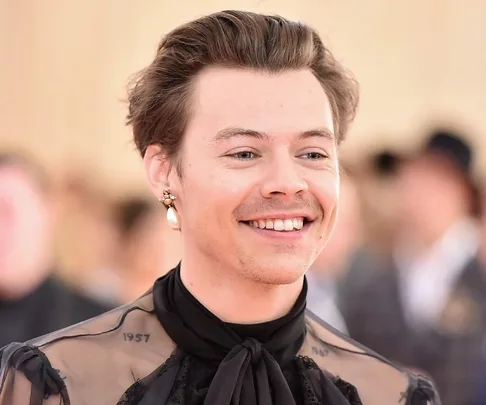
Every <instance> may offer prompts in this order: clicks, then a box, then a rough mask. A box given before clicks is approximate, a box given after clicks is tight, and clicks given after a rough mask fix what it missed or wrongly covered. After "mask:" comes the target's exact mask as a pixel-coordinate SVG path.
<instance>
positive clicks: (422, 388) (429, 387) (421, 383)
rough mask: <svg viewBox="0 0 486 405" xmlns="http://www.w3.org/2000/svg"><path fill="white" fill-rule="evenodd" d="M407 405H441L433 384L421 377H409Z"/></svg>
mask: <svg viewBox="0 0 486 405" xmlns="http://www.w3.org/2000/svg"><path fill="white" fill-rule="evenodd" d="M411 379H412V381H411V383H410V385H409V389H408V393H407V403H406V404H407V405H441V402H440V400H439V395H438V394H437V390H436V388H435V386H434V384H433V383H432V382H431V381H429V380H428V379H426V378H424V377H422V376H416V375H412V376H411Z"/></svg>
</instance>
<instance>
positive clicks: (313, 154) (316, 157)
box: [302, 152, 327, 160]
mask: <svg viewBox="0 0 486 405" xmlns="http://www.w3.org/2000/svg"><path fill="white" fill-rule="evenodd" d="M302 157H303V158H304V159H309V160H321V159H325V158H327V156H325V155H323V154H322V153H318V152H309V153H304V154H303V155H302Z"/></svg>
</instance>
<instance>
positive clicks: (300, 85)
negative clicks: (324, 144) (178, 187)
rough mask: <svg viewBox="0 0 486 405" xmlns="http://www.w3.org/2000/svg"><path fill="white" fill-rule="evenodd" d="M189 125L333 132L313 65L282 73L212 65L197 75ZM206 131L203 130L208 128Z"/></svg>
mask: <svg viewBox="0 0 486 405" xmlns="http://www.w3.org/2000/svg"><path fill="white" fill-rule="evenodd" d="M192 102H193V105H192V112H193V114H192V118H191V120H190V122H189V125H188V129H190V128H191V127H192V128H197V130H198V131H201V128H206V129H208V131H207V133H206V135H207V136H210V133H211V132H216V131H218V130H220V129H222V128H226V127H241V128H248V129H252V130H258V131H262V132H266V133H269V134H276V133H297V132H302V131H307V130H312V129H315V128H327V129H329V130H330V131H331V132H333V129H334V128H333V123H332V112H331V107H330V105H329V100H328V98H327V95H326V93H325V92H324V89H323V88H322V86H321V85H320V83H319V82H318V80H317V79H316V78H315V77H314V75H313V74H312V72H311V71H310V70H307V69H305V70H293V71H285V72H282V73H279V74H275V73H265V72H259V71H254V70H243V69H229V68H218V67H212V68H208V69H205V70H204V71H203V72H201V73H200V75H199V76H198V77H197V80H196V82H195V86H194V92H193V100H192ZM203 132H204V131H203Z"/></svg>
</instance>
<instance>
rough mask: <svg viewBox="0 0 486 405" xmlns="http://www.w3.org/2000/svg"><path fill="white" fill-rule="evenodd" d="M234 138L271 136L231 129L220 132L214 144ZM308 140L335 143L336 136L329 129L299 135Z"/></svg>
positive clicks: (253, 131) (248, 130)
mask: <svg viewBox="0 0 486 405" xmlns="http://www.w3.org/2000/svg"><path fill="white" fill-rule="evenodd" d="M232 138H256V139H262V140H265V139H267V140H268V139H270V135H268V134H267V133H265V132H261V131H256V130H253V129H247V128H234V127H230V128H225V129H222V130H220V131H218V132H217V133H216V135H215V136H214V138H213V140H212V143H215V144H217V143H221V142H224V141H227V140H228V139H232ZM308 138H321V139H327V140H329V141H333V142H334V141H335V139H336V138H335V136H334V134H333V133H332V132H331V131H330V130H329V129H327V128H316V129H311V130H308V131H304V132H301V133H300V134H299V139H308Z"/></svg>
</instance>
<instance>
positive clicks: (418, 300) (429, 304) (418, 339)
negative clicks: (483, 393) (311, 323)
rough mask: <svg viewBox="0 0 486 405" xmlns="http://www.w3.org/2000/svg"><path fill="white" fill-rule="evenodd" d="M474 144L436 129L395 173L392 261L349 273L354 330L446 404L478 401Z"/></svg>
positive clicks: (483, 295) (480, 279)
mask: <svg viewBox="0 0 486 405" xmlns="http://www.w3.org/2000/svg"><path fill="white" fill-rule="evenodd" d="M472 163H473V150H472V148H471V146H470V145H469V144H468V143H467V142H466V140H464V139H463V138H462V137H461V136H460V135H458V134H456V133H453V132H451V131H444V130H440V131H435V132H434V133H432V134H431V135H430V136H429V138H428V139H427V140H426V142H425V144H424V146H423V147H422V149H421V151H419V153H417V154H415V155H414V156H410V157H408V158H407V157H404V158H403V161H402V163H401V164H400V165H399V169H398V171H397V173H396V188H395V190H397V193H398V196H397V197H398V198H397V201H399V202H400V204H399V207H398V212H399V213H400V215H399V224H398V226H397V242H396V243H395V248H394V253H393V258H392V260H391V265H390V266H389V268H384V269H381V270H379V269H378V270H377V269H375V271H374V274H371V273H368V279H367V280H366V281H365V282H364V283H361V285H354V286H352V285H351V284H354V283H353V280H352V279H349V280H348V283H349V285H348V286H347V288H349V289H350V290H351V291H353V293H350V294H349V296H348V297H347V299H346V303H345V305H344V306H343V308H344V310H343V312H344V315H345V319H346V322H347V325H348V328H349V333H350V336H351V337H353V338H355V339H358V340H359V341H360V342H363V343H364V344H366V345H369V346H370V347H371V348H373V349H374V350H376V351H378V352H379V353H381V354H383V355H385V356H387V357H389V358H390V359H391V360H393V361H397V362H399V363H400V364H402V365H404V366H408V367H414V368H419V369H421V370H424V372H427V373H428V374H429V375H431V376H432V378H433V379H434V381H435V382H436V383H437V386H438V388H439V391H440V392H441V394H442V395H443V398H444V403H445V404H447V405H469V404H474V403H475V402H474V395H475V393H476V388H475V387H476V381H477V378H478V376H477V373H478V369H479V364H478V360H479V358H480V356H479V353H480V352H481V346H482V342H483V336H484V334H485V331H486V309H485V308H486V281H485V278H484V275H483V274H482V273H481V269H480V265H479V262H478V260H477V252H478V245H479V232H478V231H479V229H478V223H477V219H476V215H477V205H478V201H477V193H476V190H475V186H474V184H473V180H472V175H471V171H472Z"/></svg>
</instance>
